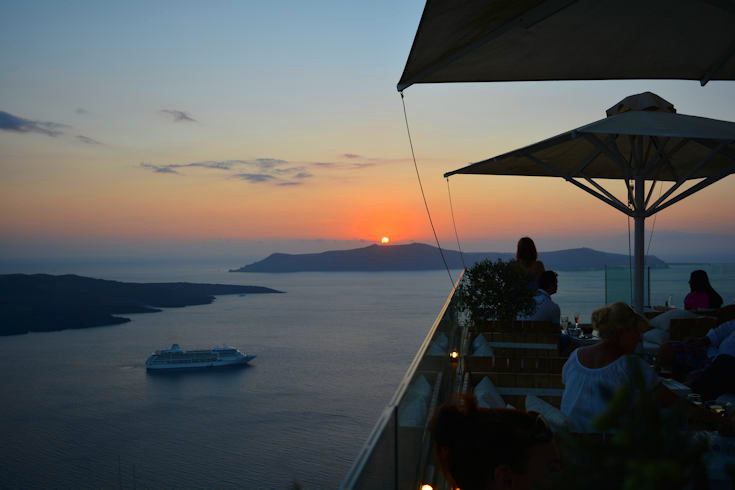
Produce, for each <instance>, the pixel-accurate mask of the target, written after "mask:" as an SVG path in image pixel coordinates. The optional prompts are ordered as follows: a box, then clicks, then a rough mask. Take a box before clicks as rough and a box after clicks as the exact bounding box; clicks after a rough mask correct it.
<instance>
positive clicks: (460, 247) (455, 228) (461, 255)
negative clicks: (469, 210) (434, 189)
mask: <svg viewBox="0 0 735 490" xmlns="http://www.w3.org/2000/svg"><path fill="white" fill-rule="evenodd" d="M447 193H448V194H449V211H450V212H451V213H452V226H453V227H454V236H455V237H456V238H457V248H458V249H459V257H460V258H461V259H462V268H463V269H467V264H465V262H464V253H462V246H461V245H460V244H459V235H458V234H457V222H456V221H454V206H452V191H451V190H450V189H449V177H447Z"/></svg>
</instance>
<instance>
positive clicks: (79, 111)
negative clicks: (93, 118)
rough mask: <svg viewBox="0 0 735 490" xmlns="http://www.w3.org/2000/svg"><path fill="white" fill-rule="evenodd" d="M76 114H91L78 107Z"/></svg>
mask: <svg viewBox="0 0 735 490" xmlns="http://www.w3.org/2000/svg"><path fill="white" fill-rule="evenodd" d="M74 113H75V114H89V111H88V110H87V109H85V108H83V107H77V110H75V111H74Z"/></svg>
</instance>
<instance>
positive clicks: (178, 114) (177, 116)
mask: <svg viewBox="0 0 735 490" xmlns="http://www.w3.org/2000/svg"><path fill="white" fill-rule="evenodd" d="M159 112H160V113H161V114H163V115H165V116H167V117H170V118H171V119H172V120H173V122H182V121H183V122H196V121H197V120H196V119H194V118H193V117H191V115H190V114H189V113H188V112H186V111H178V110H175V109H161V110H160V111H159Z"/></svg>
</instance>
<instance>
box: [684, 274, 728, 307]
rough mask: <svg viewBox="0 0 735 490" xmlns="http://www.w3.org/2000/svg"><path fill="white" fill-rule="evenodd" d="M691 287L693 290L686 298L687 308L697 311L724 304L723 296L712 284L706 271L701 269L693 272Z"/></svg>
mask: <svg viewBox="0 0 735 490" xmlns="http://www.w3.org/2000/svg"><path fill="white" fill-rule="evenodd" d="M689 288H690V289H691V291H692V292H691V293H689V294H687V296H686V298H684V308H685V309H687V310H692V311H696V310H699V309H707V308H719V307H720V306H722V297H721V296H720V295H719V294H717V291H715V290H714V288H713V287H712V285H710V283H709V277H707V273H706V272H705V271H703V270H701V269H700V270H696V271H693V272H692V274H691V276H689Z"/></svg>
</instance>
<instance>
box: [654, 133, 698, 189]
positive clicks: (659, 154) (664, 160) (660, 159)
mask: <svg viewBox="0 0 735 490" xmlns="http://www.w3.org/2000/svg"><path fill="white" fill-rule="evenodd" d="M670 140H671V138H665V139H664V142H663V145H662V146H661V148H659V144H658V139H656V138H655V137H654V138H651V141H653V146H654V147H656V159H655V160H654V161H653V162H652V163H651V165H649V166H648V167H649V168H648V171H647V172H646V174H645V176H646V177H651V176H653V174H655V173H656V172H658V170H659V169H660V168H661V167H662V166H663V165H666V164H667V165H668V166H669V170H671V174H672V176H673V177H674V180H679V179H678V177H677V176H676V170H675V169H674V166H673V165H672V164H671V161H670V159H669V155H673V154H675V153H678V152H679V150H681V149H682V148H684V145H686V144H687V143H688V141H689V140H684V139H683V140H681V141H680V142H679V144H677V145H676V146H675V147H674V148H672V149H671V151H670V152H669V155H667V154H666V152H665V151H664V150H663V148H666V145H668V144H669V141H670Z"/></svg>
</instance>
